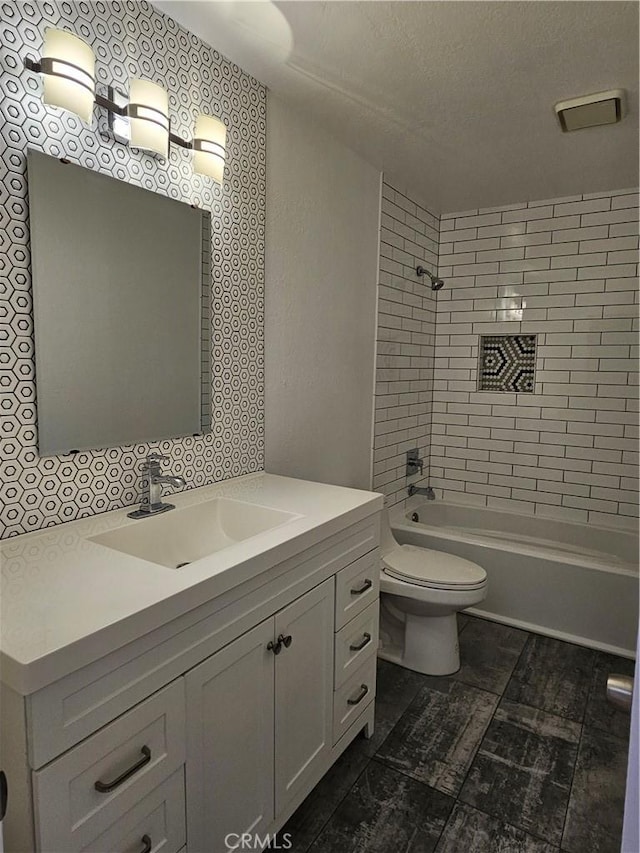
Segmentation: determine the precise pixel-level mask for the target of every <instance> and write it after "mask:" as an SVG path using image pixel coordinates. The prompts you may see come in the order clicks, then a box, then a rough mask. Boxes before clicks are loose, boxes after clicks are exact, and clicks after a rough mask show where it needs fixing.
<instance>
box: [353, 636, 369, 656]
mask: <svg viewBox="0 0 640 853" xmlns="http://www.w3.org/2000/svg"><path fill="white" fill-rule="evenodd" d="M370 642H371V634H367V633H366V632H365V634H364V636H363V638H362V642H360V643H358V644H357V645H355V646H349V649H350V650H351V651H352V652H361V651H362V649H364V647H365V646H368V645H369V643H370Z"/></svg>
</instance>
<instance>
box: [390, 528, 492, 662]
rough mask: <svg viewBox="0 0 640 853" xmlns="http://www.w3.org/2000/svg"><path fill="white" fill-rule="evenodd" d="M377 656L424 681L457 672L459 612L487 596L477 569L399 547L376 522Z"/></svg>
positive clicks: (436, 553)
mask: <svg viewBox="0 0 640 853" xmlns="http://www.w3.org/2000/svg"><path fill="white" fill-rule="evenodd" d="M381 550H382V566H381V570H380V571H381V574H380V593H381V595H380V648H379V650H378V655H379V657H381V658H384V659H385V660H389V661H392V662H393V663H397V664H399V665H400V666H404V667H406V668H407V669H412V670H414V671H415V672H422V673H424V674H425V675H450V674H451V673H453V672H456V671H457V670H458V669H459V668H460V651H459V646H458V625H457V620H456V614H457V612H458V611H459V610H464V609H465V608H466V607H471V606H473V605H474V604H478V603H479V602H481V601H482V600H483V599H484V598H485V597H486V594H487V574H486V572H485V570H484V569H483V568H481V567H480V566H478V565H477V564H476V563H472V562H470V561H469V560H464V559H463V558H462V557H456V556H454V555H453V554H446V553H444V552H443V551H433V550H431V549H430V548H419V547H417V546H415V545H400V543H399V542H397V540H396V539H395V538H394V536H393V533H392V532H391V527H390V526H389V520H388V516H387V513H386V512H385V513H384V514H383V519H382V537H381Z"/></svg>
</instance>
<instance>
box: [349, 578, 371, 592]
mask: <svg viewBox="0 0 640 853" xmlns="http://www.w3.org/2000/svg"><path fill="white" fill-rule="evenodd" d="M372 586H373V581H372V580H369V578H367V579H366V580H365V581H364V582H363V584H362V586H359V587H356V589H352V590H351V595H362V593H363V592H366V591H367V590H368V589H371V587H372Z"/></svg>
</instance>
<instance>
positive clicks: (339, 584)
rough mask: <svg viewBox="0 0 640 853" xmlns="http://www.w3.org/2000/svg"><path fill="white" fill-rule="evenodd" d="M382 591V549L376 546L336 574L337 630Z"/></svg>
mask: <svg viewBox="0 0 640 853" xmlns="http://www.w3.org/2000/svg"><path fill="white" fill-rule="evenodd" d="M379 592H380V551H379V549H378V548H374V549H373V551H370V552H369V553H368V554H365V555H364V557H360V559H359V560H356V561H355V563H352V564H351V565H350V566H347V567H346V569H342V571H340V572H338V574H337V575H336V631H337V630H338V629H339V628H342V627H343V626H344V625H346V624H347V622H348V621H349V620H350V619H353V617H354V616H355V615H356V614H358V613H361V612H362V611H363V610H364V609H365V608H366V607H368V606H369V605H370V604H371V602H372V601H374V600H375V599H376V598H378V595H379Z"/></svg>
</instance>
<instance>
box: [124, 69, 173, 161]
mask: <svg viewBox="0 0 640 853" xmlns="http://www.w3.org/2000/svg"><path fill="white" fill-rule="evenodd" d="M127 114H128V116H129V125H130V128H131V145H132V146H133V147H134V148H144V150H145V151H153V152H154V153H155V154H160V155H161V156H162V157H165V158H166V157H168V156H169V95H168V94H167V92H166V91H165V89H163V88H162V86H158V84H157V83H152V82H151V81H150V80H130V85H129V106H128V107H127Z"/></svg>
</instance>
